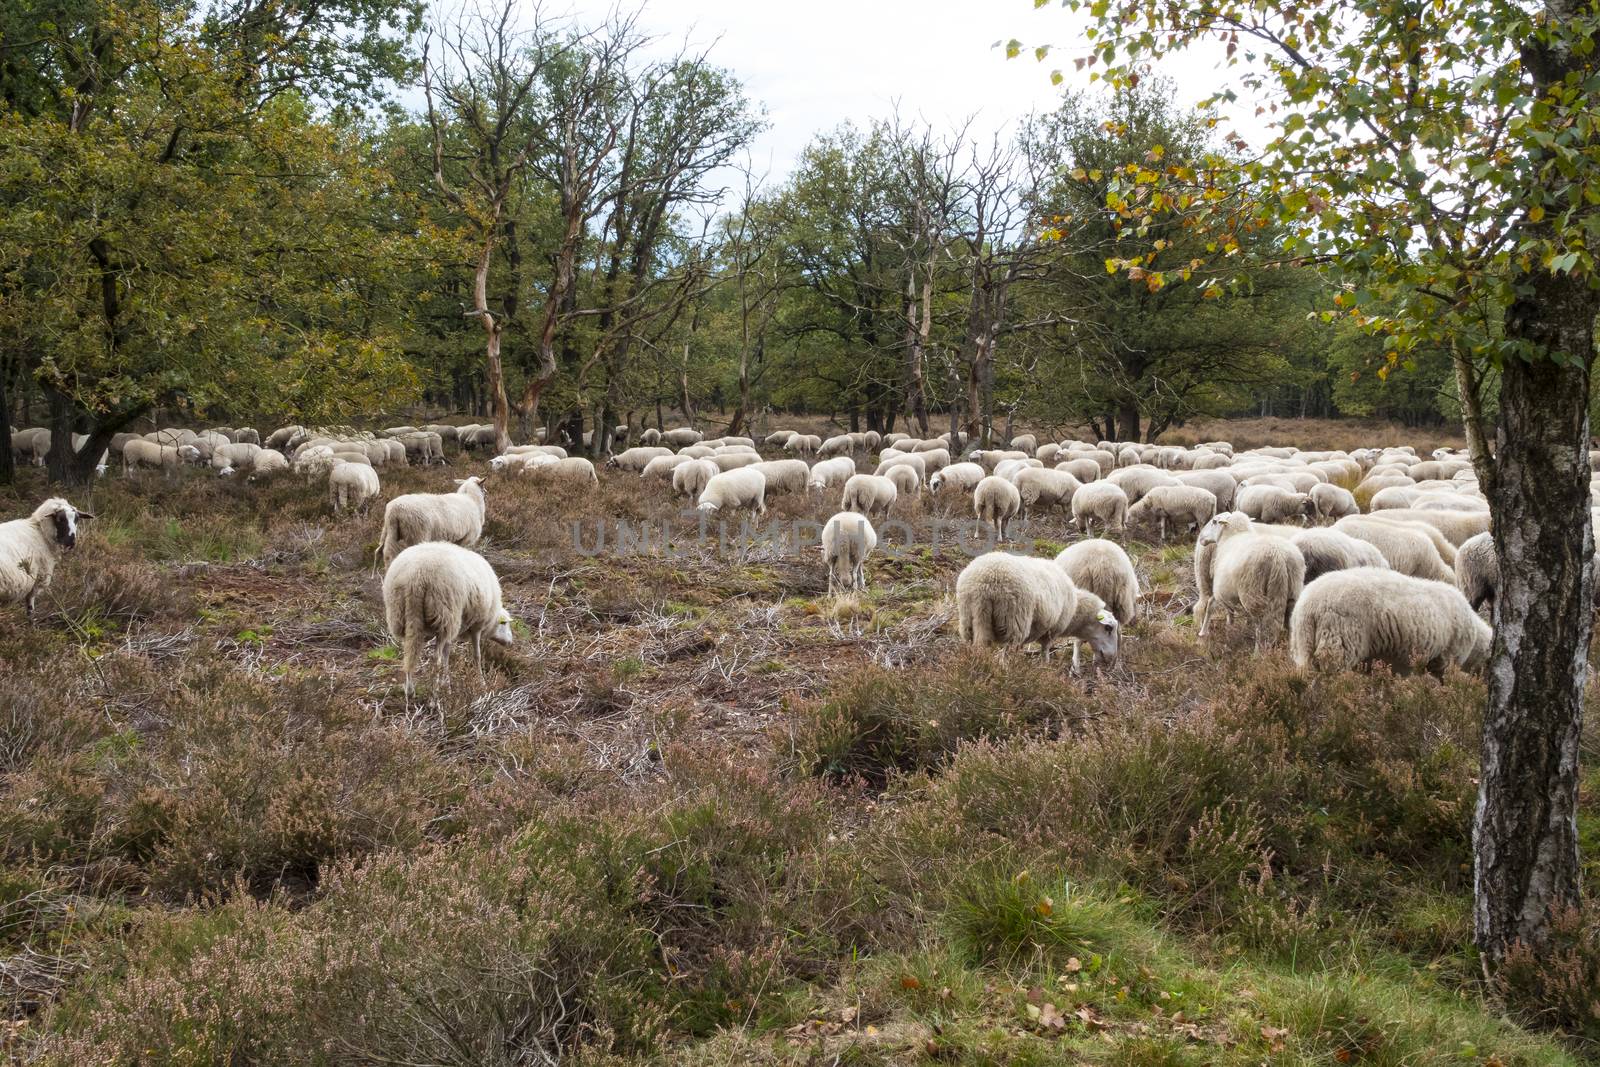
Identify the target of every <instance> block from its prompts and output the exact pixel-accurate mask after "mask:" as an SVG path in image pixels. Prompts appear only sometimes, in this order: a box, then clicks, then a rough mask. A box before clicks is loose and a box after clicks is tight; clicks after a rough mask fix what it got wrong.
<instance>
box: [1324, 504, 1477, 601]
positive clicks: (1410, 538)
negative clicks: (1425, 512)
mask: <svg viewBox="0 0 1600 1067" xmlns="http://www.w3.org/2000/svg"><path fill="white" fill-rule="evenodd" d="M1333 528H1334V529H1335V530H1338V531H1339V532H1340V533H1344V534H1348V535H1350V536H1351V537H1354V538H1355V539H1356V540H1358V541H1365V542H1367V543H1368V544H1369V545H1372V546H1374V547H1375V548H1377V550H1378V551H1379V552H1382V553H1383V558H1384V559H1386V560H1388V561H1389V566H1390V567H1393V568H1394V569H1395V570H1397V571H1399V572H1400V573H1401V574H1406V575H1410V576H1411V577H1413V578H1429V579H1432V580H1433V581H1436V582H1446V583H1448V584H1450V585H1454V584H1455V582H1456V576H1455V574H1454V573H1453V572H1452V571H1451V570H1450V567H1449V566H1448V565H1447V564H1446V563H1445V561H1444V558H1443V557H1442V556H1441V555H1440V554H1439V549H1438V547H1437V546H1436V545H1435V544H1434V542H1433V540H1432V539H1431V538H1430V537H1429V536H1428V533H1427V532H1426V531H1429V530H1430V528H1429V527H1424V526H1419V525H1417V524H1415V523H1406V522H1387V521H1384V520H1380V519H1376V518H1373V517H1372V516H1370V515H1351V516H1350V517H1348V518H1344V519H1340V520H1339V521H1338V522H1336V523H1334V524H1333ZM1433 532H1434V533H1435V534H1436V533H1437V531H1433Z"/></svg>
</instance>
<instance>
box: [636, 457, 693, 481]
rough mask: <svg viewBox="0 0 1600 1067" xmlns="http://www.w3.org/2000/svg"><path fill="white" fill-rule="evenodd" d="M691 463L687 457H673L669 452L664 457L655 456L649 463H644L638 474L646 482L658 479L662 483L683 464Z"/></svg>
mask: <svg viewBox="0 0 1600 1067" xmlns="http://www.w3.org/2000/svg"><path fill="white" fill-rule="evenodd" d="M693 462H694V460H692V459H691V458H690V457H688V456H675V455H673V454H671V453H670V452H669V453H668V454H667V455H665V456H657V457H656V458H655V459H652V460H651V461H650V462H649V463H646V464H645V465H644V470H642V471H640V472H639V477H640V478H642V479H646V480H648V479H650V478H659V479H661V480H663V481H666V480H668V479H670V478H671V477H672V472H673V471H675V470H677V469H678V468H679V467H681V466H683V465H684V464H685V463H693Z"/></svg>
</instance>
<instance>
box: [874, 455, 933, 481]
mask: <svg viewBox="0 0 1600 1067" xmlns="http://www.w3.org/2000/svg"><path fill="white" fill-rule="evenodd" d="M890 467H906V468H908V469H909V470H910V471H911V472H912V473H913V474H915V475H916V479H917V484H918V485H919V486H920V485H921V484H922V483H923V482H925V481H927V480H928V465H927V464H926V463H925V462H924V461H923V459H922V456H921V455H908V454H895V455H892V456H890V457H889V458H888V459H886V460H884V461H883V462H882V463H879V464H878V469H877V470H875V471H873V472H872V473H874V474H888V473H889V468H890Z"/></svg>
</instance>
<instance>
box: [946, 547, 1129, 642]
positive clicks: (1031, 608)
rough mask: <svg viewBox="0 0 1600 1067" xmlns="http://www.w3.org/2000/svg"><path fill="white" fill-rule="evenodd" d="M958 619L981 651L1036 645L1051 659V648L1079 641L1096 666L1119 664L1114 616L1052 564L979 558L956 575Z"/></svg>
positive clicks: (964, 635) (994, 555)
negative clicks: (1067, 640)
mask: <svg viewBox="0 0 1600 1067" xmlns="http://www.w3.org/2000/svg"><path fill="white" fill-rule="evenodd" d="M956 615H957V620H958V626H959V628H960V634H961V639H962V640H963V641H970V642H971V643H973V644H974V645H977V646H979V647H987V646H991V645H1002V646H1004V645H1018V646H1021V645H1026V644H1028V643H1029V642H1032V641H1037V642H1038V643H1039V648H1040V651H1042V652H1043V653H1044V655H1045V658H1047V659H1048V658H1049V656H1050V646H1051V645H1052V644H1054V643H1055V642H1056V641H1059V640H1063V639H1065V638H1075V639H1077V640H1081V641H1087V642H1089V646H1090V647H1091V648H1092V649H1093V650H1094V656H1095V660H1096V661H1097V662H1098V661H1100V660H1115V659H1116V658H1117V653H1118V651H1119V646H1120V638H1121V627H1120V625H1119V624H1118V623H1117V618H1116V616H1115V615H1113V614H1112V613H1111V612H1109V611H1107V610H1106V607H1105V604H1104V603H1103V602H1102V601H1101V600H1100V598H1099V597H1097V596H1095V595H1094V594H1093V593H1090V592H1087V591H1084V590H1079V589H1078V587H1077V586H1076V585H1074V584H1073V582H1072V579H1071V578H1070V577H1068V576H1067V572H1066V571H1065V570H1064V569H1062V568H1061V567H1058V566H1057V565H1056V563H1055V561H1054V560H1046V559H1035V558H1033V557H1031V556H1013V555H1010V554H1009V553H1006V552H989V553H985V554H984V555H982V556H979V557H978V558H977V559H975V560H973V561H972V562H971V563H969V564H967V565H966V567H965V568H963V569H962V571H961V573H960V575H958V576H957V577H956ZM1074 658H1076V653H1074Z"/></svg>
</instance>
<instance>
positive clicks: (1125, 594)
mask: <svg viewBox="0 0 1600 1067" xmlns="http://www.w3.org/2000/svg"><path fill="white" fill-rule="evenodd" d="M1056 566H1058V567H1060V568H1061V569H1062V570H1064V571H1066V572H1067V576H1068V577H1069V578H1071V579H1072V581H1073V584H1074V585H1076V586H1077V587H1078V588H1079V589H1080V590H1082V591H1084V592H1087V593H1093V594H1094V595H1095V596H1097V597H1099V598H1100V599H1101V600H1103V601H1105V605H1106V610H1107V611H1109V612H1111V614H1112V615H1115V616H1116V618H1117V622H1118V623H1120V624H1121V625H1123V626H1132V625H1133V622H1134V620H1135V619H1136V618H1137V617H1138V613H1139V575H1138V573H1137V572H1136V571H1135V570H1134V569H1133V560H1131V559H1129V558H1128V554H1127V553H1126V552H1124V551H1123V550H1122V546H1121V545H1119V544H1117V543H1116V542H1115V541H1107V540H1106V539H1105V538H1103V537H1094V538H1090V539H1089V540H1087V541H1079V542H1078V543H1077V544H1075V545H1068V546H1067V547H1066V548H1063V549H1062V550H1061V551H1060V552H1059V553H1058V554H1057V555H1056Z"/></svg>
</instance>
